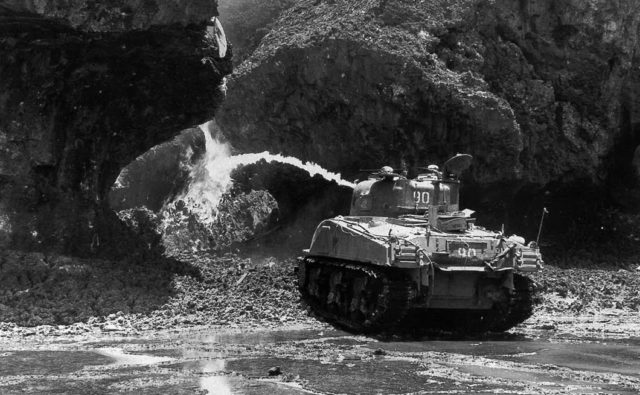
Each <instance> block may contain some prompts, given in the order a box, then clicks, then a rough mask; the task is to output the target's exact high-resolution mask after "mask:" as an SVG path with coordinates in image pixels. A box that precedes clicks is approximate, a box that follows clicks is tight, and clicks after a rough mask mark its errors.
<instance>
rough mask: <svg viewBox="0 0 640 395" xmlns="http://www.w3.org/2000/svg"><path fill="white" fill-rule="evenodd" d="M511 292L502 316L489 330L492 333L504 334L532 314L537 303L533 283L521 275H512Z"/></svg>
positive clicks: (537, 299)
mask: <svg viewBox="0 0 640 395" xmlns="http://www.w3.org/2000/svg"><path fill="white" fill-rule="evenodd" d="M513 287H514V288H513V291H512V292H511V295H510V298H509V303H508V306H504V307H503V308H502V309H501V310H502V311H503V312H504V314H500V315H499V317H500V318H499V319H498V320H497V321H496V322H495V323H494V324H493V325H491V327H490V328H489V330H490V331H492V332H504V331H506V330H508V329H511V328H513V327H514V326H516V325H518V324H520V323H522V322H524V321H525V320H526V319H527V318H529V317H531V315H532V314H533V308H534V306H535V305H536V304H537V303H539V298H538V297H537V294H536V285H535V282H534V281H533V280H532V279H530V278H528V277H525V276H523V275H521V274H518V273H514V274H513Z"/></svg>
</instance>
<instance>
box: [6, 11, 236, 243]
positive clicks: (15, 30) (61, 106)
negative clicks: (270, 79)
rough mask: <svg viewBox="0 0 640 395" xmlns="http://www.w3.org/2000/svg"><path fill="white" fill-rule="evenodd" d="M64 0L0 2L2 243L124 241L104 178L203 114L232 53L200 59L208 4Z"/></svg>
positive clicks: (210, 108) (215, 98)
mask: <svg viewBox="0 0 640 395" xmlns="http://www.w3.org/2000/svg"><path fill="white" fill-rule="evenodd" d="M67 3H68V2H16V1H9V2H8V3H7V2H4V3H3V5H2V6H0V54H1V56H0V247H1V248H15V249H25V250H54V251H59V252H71V253H77V254H81V255H82V254H87V253H92V252H93V253H100V252H109V253H111V252H114V251H113V250H114V249H117V248H122V249H124V250H126V248H128V247H127V243H133V241H131V240H130V239H128V236H127V235H126V230H125V229H123V228H122V225H121V223H120V221H118V220H117V218H116V216H115V213H114V212H113V211H112V210H111V208H109V206H108V203H107V193H108V191H109V189H110V187H111V185H112V184H113V183H114V181H115V179H116V177H117V176H118V174H119V172H120V170H121V169H122V168H123V167H124V166H126V165H127V164H129V163H130V162H131V161H133V160H134V159H135V158H136V157H137V156H139V155H140V154H142V153H144V152H145V151H147V150H148V149H149V148H151V147H153V146H154V145H156V144H158V143H160V142H163V141H166V140H168V139H170V138H171V137H172V136H174V135H176V134H178V133H179V132H180V130H182V129H184V128H186V127H189V126H192V125H194V124H198V123H202V122H204V121H206V120H207V119H210V118H211V117H212V114H213V112H214V110H215V108H216V107H217V105H218V104H219V103H220V101H221V99H222V94H223V93H222V91H221V88H222V85H223V77H224V75H225V74H228V73H230V72H231V60H230V58H231V53H230V52H229V53H228V56H227V57H226V58H225V59H220V60H219V61H217V62H216V64H215V67H211V64H204V63H203V62H202V58H203V57H204V56H208V55H209V53H208V52H207V49H206V46H205V45H204V43H203V37H204V28H205V26H204V24H205V22H206V21H207V20H208V18H209V17H210V16H211V15H212V14H215V13H216V9H215V2H210V1H201V2H180V1H174V2H153V1H152V2H143V3H144V4H142V5H140V4H139V2H136V1H121V2H118V4H117V6H113V7H112V6H109V7H105V6H103V5H100V4H99V2H95V1H76V2H72V3H73V4H72V5H69V4H67ZM76 6H77V7H76Z"/></svg>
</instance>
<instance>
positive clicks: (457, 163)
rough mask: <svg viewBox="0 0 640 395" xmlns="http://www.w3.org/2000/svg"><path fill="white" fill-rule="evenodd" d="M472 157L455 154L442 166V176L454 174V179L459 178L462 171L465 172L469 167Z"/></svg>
mask: <svg viewBox="0 0 640 395" xmlns="http://www.w3.org/2000/svg"><path fill="white" fill-rule="evenodd" d="M472 160H473V156H471V155H469V154H456V155H455V156H454V157H452V158H450V159H449V160H447V161H446V162H444V165H443V166H442V172H443V173H444V174H454V175H455V176H456V177H460V175H461V174H462V172H463V171H465V170H467V169H468V168H469V166H471V161H472Z"/></svg>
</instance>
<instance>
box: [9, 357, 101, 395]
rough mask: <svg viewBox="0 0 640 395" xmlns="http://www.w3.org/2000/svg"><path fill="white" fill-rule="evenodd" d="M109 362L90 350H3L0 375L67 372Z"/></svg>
mask: <svg viewBox="0 0 640 395" xmlns="http://www.w3.org/2000/svg"><path fill="white" fill-rule="evenodd" d="M110 362H111V359H110V358H108V357H106V356H103V355H100V354H97V353H94V352H90V351H53V352H52V351H14V352H6V353H5V352H3V355H2V356H0V377H5V376H15V375H50V374H68V373H72V372H76V371H78V370H82V369H83V368H84V367H86V366H100V365H105V364H108V363H110ZM0 393H2V391H1V390H0Z"/></svg>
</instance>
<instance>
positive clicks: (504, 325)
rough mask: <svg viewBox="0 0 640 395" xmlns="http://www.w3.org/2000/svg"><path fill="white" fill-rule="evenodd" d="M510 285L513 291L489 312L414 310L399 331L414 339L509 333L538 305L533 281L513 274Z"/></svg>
mask: <svg viewBox="0 0 640 395" xmlns="http://www.w3.org/2000/svg"><path fill="white" fill-rule="evenodd" d="M513 282H514V289H513V291H512V292H510V293H509V294H508V295H507V298H505V300H504V302H501V303H496V304H494V306H493V308H492V309H490V310H457V309H416V310H412V311H410V312H409V313H408V314H407V316H406V318H405V320H404V322H403V323H402V327H403V328H406V329H407V330H408V331H410V333H411V334H412V335H414V336H422V335H426V334H443V333H451V334H455V335H456V336H462V337H464V336H475V335H478V334H482V333H487V332H496V333H497V332H504V331H506V330H509V329H511V328H513V327H515V326H516V325H518V324H520V323H522V322H524V321H525V320H526V319H527V318H529V317H530V316H531V315H532V314H533V308H534V306H535V304H536V303H537V302H538V299H537V297H536V293H535V289H536V287H535V283H534V282H533V280H531V279H529V278H528V277H524V276H522V275H520V274H517V273H514V277H513Z"/></svg>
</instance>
